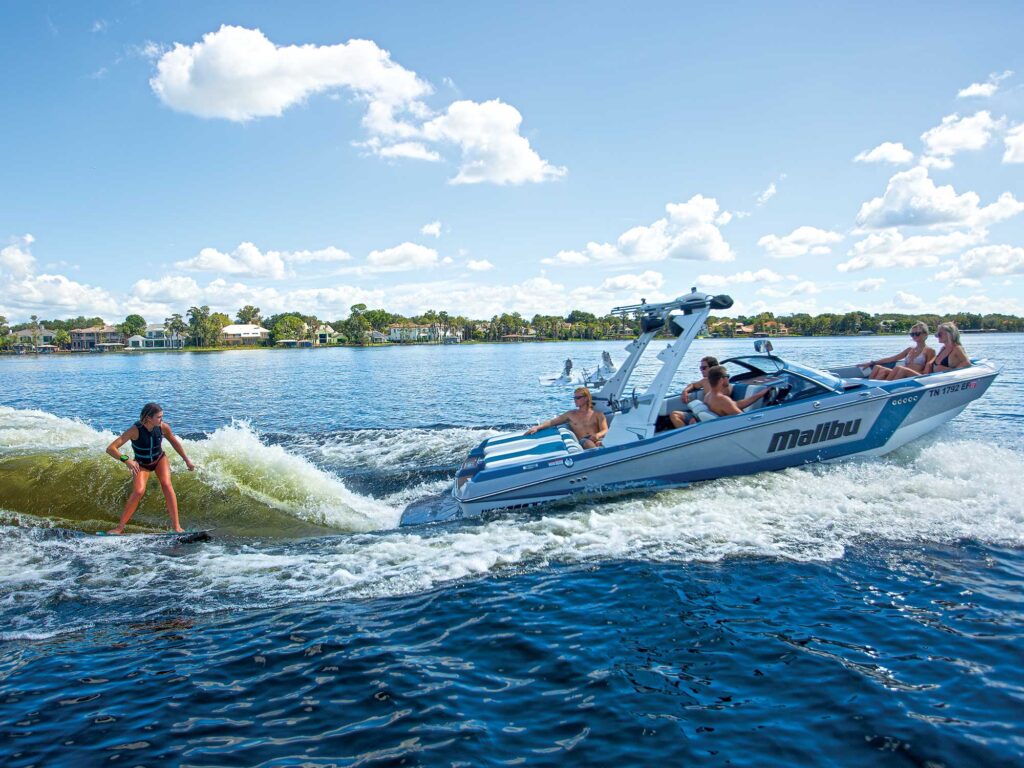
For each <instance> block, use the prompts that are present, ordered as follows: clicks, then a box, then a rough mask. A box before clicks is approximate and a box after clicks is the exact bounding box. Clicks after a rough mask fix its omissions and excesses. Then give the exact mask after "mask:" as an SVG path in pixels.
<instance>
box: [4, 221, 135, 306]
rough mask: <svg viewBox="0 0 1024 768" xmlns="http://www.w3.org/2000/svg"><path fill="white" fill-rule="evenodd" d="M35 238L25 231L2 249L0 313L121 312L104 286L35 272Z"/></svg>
mask: <svg viewBox="0 0 1024 768" xmlns="http://www.w3.org/2000/svg"><path fill="white" fill-rule="evenodd" d="M34 242H35V238H34V237H32V235H24V236H23V237H19V238H15V239H14V242H12V243H11V244H10V245H8V246H6V247H4V248H3V249H0V314H7V313H9V314H13V313H14V312H15V311H21V312H24V313H25V314H29V313H32V312H35V313H37V314H40V313H50V312H55V311H59V310H62V311H65V312H67V313H69V314H90V315H94V314H99V315H101V316H108V317H113V316H115V315H116V314H117V302H116V301H114V298H113V297H112V296H111V295H110V294H109V293H108V292H107V291H105V290H104V289H102V288H96V287H94V286H91V285H85V284H83V283H79V282H76V281H74V280H69V279H68V278H67V277H65V276H64V275H56V274H42V275H37V274H35V268H36V260H35V257H34V256H33V255H32V252H31V250H30V247H31V245H32V243H34ZM11 319H13V317H12V318H11Z"/></svg>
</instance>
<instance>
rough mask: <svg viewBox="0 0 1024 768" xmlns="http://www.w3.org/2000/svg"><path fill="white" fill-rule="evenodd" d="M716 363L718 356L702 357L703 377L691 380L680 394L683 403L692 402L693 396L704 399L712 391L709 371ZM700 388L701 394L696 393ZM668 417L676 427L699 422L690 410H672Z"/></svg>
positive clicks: (701, 369)
mask: <svg viewBox="0 0 1024 768" xmlns="http://www.w3.org/2000/svg"><path fill="white" fill-rule="evenodd" d="M716 365H718V358H717V357H712V356H711V355H708V356H707V357H702V358H701V360H700V375H701V377H702V378H701V379H700V381H693V382H690V383H689V384H687V385H686V387H685V388H684V389H683V393H682V395H680V399H681V400H682V401H683V405H686V403H688V402H690V398H691V396H692V397H700V398H701V399H703V398H704V396H705V395H707V393H708V392H710V391H711V387H710V385H709V384H708V371H710V370H711V369H712V368H714V367H715V366H716ZM698 389H699V390H700V391H701V394H700V395H697V394H696V392H697V390H698ZM668 419H669V421H671V422H672V426H673V427H675V428H676V429H679V427H685V426H686V425H687V424H696V423H697V417H696V416H694V415H693V413H692V412H691V411H689V410H682V411H672V413H670V414H669V415H668Z"/></svg>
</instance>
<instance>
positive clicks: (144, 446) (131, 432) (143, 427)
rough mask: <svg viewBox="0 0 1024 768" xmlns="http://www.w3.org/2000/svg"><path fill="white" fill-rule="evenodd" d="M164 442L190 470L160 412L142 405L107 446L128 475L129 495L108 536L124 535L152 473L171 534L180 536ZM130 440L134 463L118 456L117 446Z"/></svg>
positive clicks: (148, 405)
mask: <svg viewBox="0 0 1024 768" xmlns="http://www.w3.org/2000/svg"><path fill="white" fill-rule="evenodd" d="M165 437H166V438H167V442H169V443H170V444H171V445H172V446H173V447H174V450H175V451H177V452H178V455H179V456H181V458H183V459H184V460H185V466H186V467H188V471H189V472H191V471H192V470H194V469H195V468H196V467H195V464H193V463H192V462H191V461H190V460H189V458H188V456H186V455H185V448H184V447H183V446H182V444H181V441H180V440H178V438H177V436H175V434H174V432H172V431H171V425H170V424H167V423H165V422H164V411H163V408H161V407H160V406H159V405H158V404H157V403H146V404H145V405H144V406H143V407H142V413H141V414H140V415H139V420H138V421H136V422H135V423H134V424H133V425H132V426H130V427H128V429H127V430H125V431H124V433H123V434H122V435H121V436H120V437H118V438H116V439H115V440H114V442H112V443H111V444H110V445H108V446H107V453H108V454H109V455H110V456H113V457H114V458H115V459H117V460H119V461H121V462H123V463H124V465H125V466H126V467H128V471H129V472H131V474H132V493H131V496H129V497H128V501H127V502H125V505H124V512H123V513H122V515H121V520H120V522H118V524H117V527H116V528H114V529H113V530H110V531H108V533H124V527H125V526H126V525H128V521H129V520H131V519H132V515H134V514H135V510H136V509H137V508H138V506H139V502H140V501H142V497H143V496H144V495H145V493H146V481H148V480H149V473H150V472H156V477H157V480H159V481H160V488H161V490H163V492H164V501H165V502H166V503H167V514H169V515H170V516H171V528H172V529H173V530H174V531H175V533H182V532H183V531H184V529H183V528H182V527H181V524H180V523H179V521H178V497H177V496H175V494H174V487H173V486H172V485H171V464H170V460H169V459H168V458H167V454H166V453H164V450H163V445H162V443H163V439H164V438H165ZM129 440H131V443H132V452H133V453H134V454H135V458H134V459H130V458H128V456H126V455H124V454H122V453H121V446H122V445H124V444H125V443H127V442H128V441H129Z"/></svg>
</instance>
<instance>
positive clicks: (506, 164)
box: [150, 25, 566, 184]
mask: <svg viewBox="0 0 1024 768" xmlns="http://www.w3.org/2000/svg"><path fill="white" fill-rule="evenodd" d="M150 86H151V87H152V89H153V91H154V93H156V95H157V96H158V97H159V98H160V99H161V100H162V101H163V102H164V103H165V104H166V105H167V106H169V107H171V108H172V109H175V110H177V111H179V112H187V113H189V114H193V115H197V116H199V117H209V118H223V119H226V120H233V121H236V122H245V121H248V120H253V119H256V118H260V117H277V116H280V115H281V114H283V113H284V111H285V110H286V109H289V108H290V107H293V106H295V105H297V104H301V103H303V102H304V101H306V100H307V99H308V98H309V97H310V96H312V95H314V94H317V93H323V92H326V93H330V94H334V95H336V94H337V92H338V91H339V90H343V89H347V90H349V91H351V92H352V93H354V94H355V96H356V98H357V99H359V100H361V101H363V102H365V103H366V104H367V107H366V114H365V115H364V117H363V121H362V123H363V127H364V128H365V129H366V130H367V131H368V132H369V134H370V137H369V139H368V140H367V141H364V142H355V144H356V145H357V146H359V147H362V148H365V149H367V150H368V151H369V152H371V153H372V154H374V155H377V156H379V157H383V158H388V159H396V158H407V159H415V160H426V161H431V162H438V161H440V160H441V155H440V154H439V153H438V152H437V151H435V150H434V149H432V148H430V147H428V146H427V144H426V143H425V142H435V143H439V142H447V143H451V144H454V145H456V146H457V147H458V148H459V149H460V150H461V153H462V161H461V166H460V168H459V170H458V172H457V173H456V175H455V176H454V178H452V179H451V183H453V184H477V183H482V182H489V183H493V184H524V183H527V182H540V181H549V180H552V179H557V178H560V177H561V176H564V175H565V173H566V169H565V168H562V167H557V166H553V165H551V164H549V163H548V162H547V161H546V160H544V159H542V158H541V157H540V156H539V155H538V154H537V153H536V152H535V151H534V150H533V149H532V148H531V147H530V142H529V141H528V140H527V139H526V138H525V137H524V136H522V135H520V133H519V127H520V125H521V123H522V119H523V118H522V115H521V114H520V113H519V111H518V110H517V109H516V108H515V107H513V106H510V105H508V104H504V103H502V102H501V101H500V100H497V99H494V100H491V101H487V102H485V103H482V104H480V103H476V102H473V101H468V100H460V101H456V102H454V103H452V104H451V105H449V107H448V109H447V111H445V112H444V113H443V114H441V115H437V116H435V115H434V113H433V112H432V111H431V110H430V108H429V107H427V105H426V104H425V103H424V102H423V101H422V99H424V98H425V97H427V96H429V95H430V94H432V93H433V90H434V89H433V88H432V86H431V85H430V84H429V83H427V82H425V81H424V80H422V79H420V77H419V76H418V75H417V74H416V73H415V72H413V71H411V70H408V69H406V68H404V67H402V66H401V65H399V64H396V63H395V62H394V61H392V59H391V54H390V53H389V52H388V51H386V50H383V49H381V48H380V47H378V46H377V44H376V43H374V42H373V41H372V40H350V41H349V42H347V43H339V44H337V45H301V46H296V45H288V46H278V45H275V44H274V43H273V42H271V41H270V40H268V39H267V37H266V36H265V35H264V34H263V33H262V32H261V31H260V30H258V29H245V28H243V27H235V26H228V25H224V26H222V27H221V28H220V29H219V30H217V31H216V32H210V33H207V34H206V35H204V36H203V39H202V41H200V42H198V43H195V44H194V45H190V46H186V45H181V44H176V45H175V46H174V48H173V49H171V50H169V51H166V52H163V53H162V55H161V56H160V58H159V61H158V62H157V74H156V75H155V76H154V77H153V78H152V79H151V80H150Z"/></svg>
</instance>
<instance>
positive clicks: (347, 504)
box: [188, 422, 401, 531]
mask: <svg viewBox="0 0 1024 768" xmlns="http://www.w3.org/2000/svg"><path fill="white" fill-rule="evenodd" d="M188 451H189V454H190V456H192V459H193V461H194V462H195V463H196V464H197V465H198V466H199V468H200V470H199V471H200V477H201V479H202V480H203V481H204V482H205V483H207V484H208V485H210V486H211V487H213V488H217V489H219V490H230V491H234V492H236V493H238V494H240V495H242V496H246V497H249V498H252V499H255V500H257V501H259V502H261V503H263V504H266V505H267V506H268V507H271V508H274V509H279V510H282V511H284V512H288V513H290V514H294V515H297V516H299V517H302V518H304V519H306V520H309V521H310V522H315V523H321V524H324V525H329V526H332V527H335V528H339V529H342V530H346V531H370V530H376V529H378V528H391V527H394V526H395V525H396V524H397V523H398V518H399V516H400V515H401V509H400V508H397V507H393V506H389V505H387V504H385V503H382V502H379V501H376V500H374V499H371V498H369V497H367V496H361V495H359V494H357V493H353V492H352V491H350V490H349V489H348V488H346V487H345V485H344V484H343V483H342V482H341V480H339V479H338V478H336V477H334V476H333V475H331V474H329V473H327V472H324V471H323V470H321V469H318V468H317V467H315V466H314V465H313V464H311V463H310V462H309V461H307V460H306V459H304V458H302V457H301V456H295V455H293V454H291V453H288V452H287V451H286V450H284V449H283V448H281V447H280V446H274V445H264V444H263V443H262V442H261V441H260V438H259V435H258V434H257V433H256V432H255V431H254V430H253V428H252V427H251V426H250V425H249V424H248V423H246V422H234V423H232V424H231V425H229V426H226V427H221V428H220V429H218V430H216V431H215V432H214V433H213V434H211V435H209V436H208V437H207V439H206V440H201V441H197V442H192V443H189V447H188Z"/></svg>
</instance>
